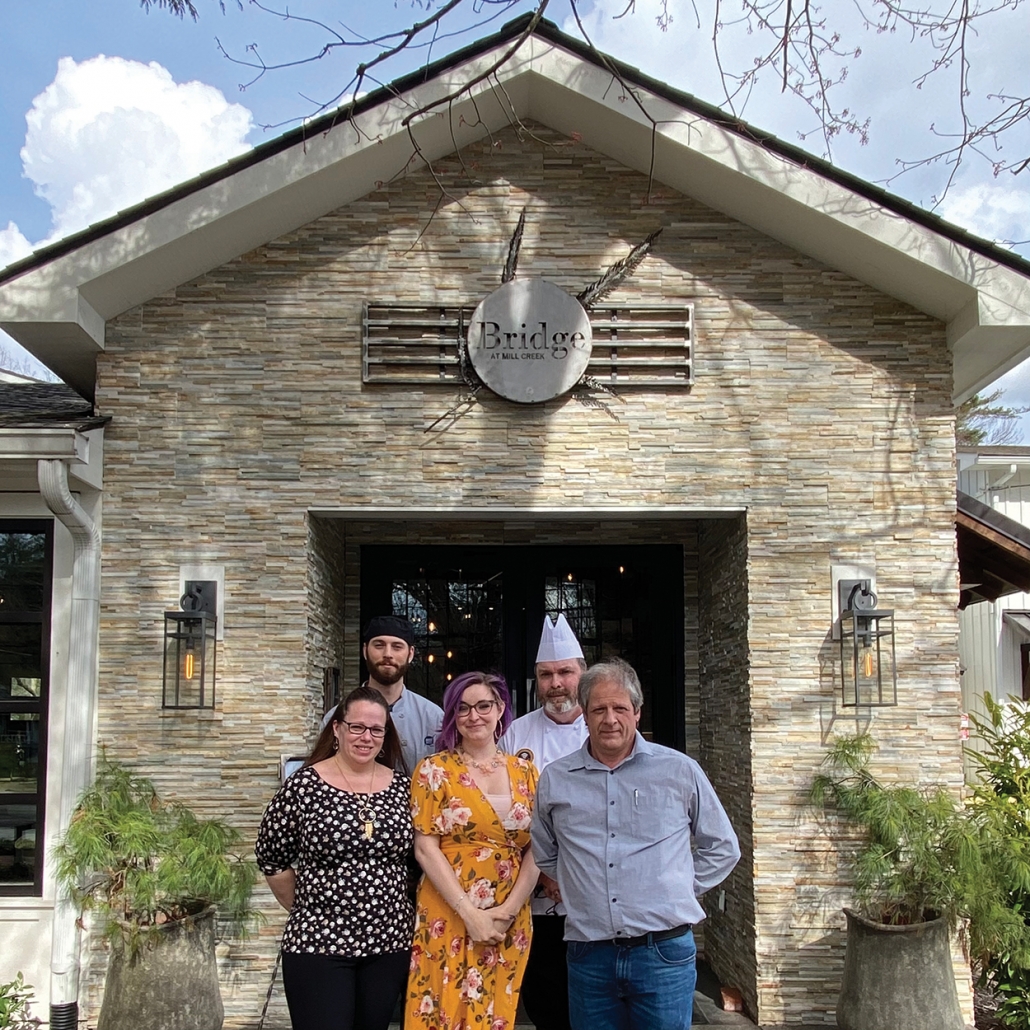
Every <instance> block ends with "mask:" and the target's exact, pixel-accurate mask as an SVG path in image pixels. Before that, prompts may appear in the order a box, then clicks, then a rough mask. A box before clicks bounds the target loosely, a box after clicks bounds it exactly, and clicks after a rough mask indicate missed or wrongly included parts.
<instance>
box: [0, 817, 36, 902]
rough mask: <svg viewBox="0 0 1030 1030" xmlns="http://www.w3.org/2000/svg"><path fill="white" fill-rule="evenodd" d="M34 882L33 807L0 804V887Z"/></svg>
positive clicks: (34, 837)
mask: <svg viewBox="0 0 1030 1030" xmlns="http://www.w3.org/2000/svg"><path fill="white" fill-rule="evenodd" d="M35 878H36V806H35V805H5V804H2V803H0V884H30V883H33V882H34V880H35Z"/></svg>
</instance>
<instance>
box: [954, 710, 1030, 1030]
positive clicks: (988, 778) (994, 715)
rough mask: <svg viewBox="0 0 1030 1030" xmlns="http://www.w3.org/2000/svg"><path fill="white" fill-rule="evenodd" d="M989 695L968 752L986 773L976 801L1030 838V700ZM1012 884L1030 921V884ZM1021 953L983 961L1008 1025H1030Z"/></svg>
mask: <svg viewBox="0 0 1030 1030" xmlns="http://www.w3.org/2000/svg"><path fill="white" fill-rule="evenodd" d="M983 700H984V706H985V707H986V709H987V719H978V718H975V717H974V718H973V726H974V728H975V730H976V734H977V736H978V737H979V738H980V748H979V749H973V748H969V749H968V751H967V753H968V754H969V757H970V758H971V759H972V760H973V762H974V763H975V764H976V765H977V767H978V771H979V774H980V778H979V782H978V784H977V786H976V787H975V788H974V791H973V800H972V804H973V805H974V806H976V807H977V808H979V809H981V810H983V811H990V812H991V813H992V814H993V817H994V818H995V819H997V820H998V821H1000V822H1001V823H1003V824H1004V825H1005V826H1006V827H1007V828H1008V832H1009V833H1010V834H1012V835H1013V836H1014V837H1019V838H1021V839H1023V840H1030V703H1028V702H1026V701H1017V700H1015V699H1011V700H1010V701H1008V702H1007V703H1006V704H1004V705H1001V704H999V703H998V702H997V701H995V700H994V698H993V697H991V695H990V694H985V695H984V698H983ZM1008 886H1009V902H1010V904H1011V906H1012V909H1013V911H1015V912H1017V913H1019V914H1020V915H1021V916H1022V917H1023V918H1024V921H1026V920H1027V914H1028V913H1030V889H1028V887H1027V884H1026V883H1025V881H1024V880H1022V879H1021V878H1019V877H1014V878H1013V880H1012V882H1011V883H1010V884H1009V885H1008ZM1021 958H1022V956H1020V955H1019V954H1018V953H1016V954H1014V953H1010V952H1008V951H1006V950H1004V949H999V950H997V951H996V952H994V953H993V954H991V955H990V956H988V957H987V958H986V959H985V960H984V961H983V962H981V964H980V980H981V983H984V984H986V985H987V986H988V987H989V988H990V989H991V991H992V992H993V993H994V995H995V996H996V997H997V998H998V1000H999V1004H998V1011H997V1017H998V1018H999V1019H1000V1020H1001V1021H1002V1022H1003V1023H1004V1024H1005V1025H1006V1026H1013V1027H1027V1026H1030V968H1028V967H1027V964H1026V963H1024V962H1022V961H1021Z"/></svg>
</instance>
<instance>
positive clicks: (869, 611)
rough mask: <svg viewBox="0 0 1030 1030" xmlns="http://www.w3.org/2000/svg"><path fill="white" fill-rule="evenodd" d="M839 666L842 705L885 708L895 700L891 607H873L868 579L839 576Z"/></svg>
mask: <svg viewBox="0 0 1030 1030" xmlns="http://www.w3.org/2000/svg"><path fill="white" fill-rule="evenodd" d="M837 586H838V590H839V597H840V667H841V688H842V695H843V696H842V704H843V705H844V707H845V708H889V707H893V706H894V705H896V704H897V703H898V669H897V662H896V656H895V650H894V610H893V609H892V608H877V606H876V594H874V593H873V591H872V585H871V583H870V581H869V580H868V579H859V580H854V579H842V580H840V581H839V583H838V585H837Z"/></svg>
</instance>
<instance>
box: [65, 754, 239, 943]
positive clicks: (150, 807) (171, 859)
mask: <svg viewBox="0 0 1030 1030" xmlns="http://www.w3.org/2000/svg"><path fill="white" fill-rule="evenodd" d="M239 842H240V836H239V833H238V832H237V831H236V830H235V829H234V828H233V827H231V826H229V825H228V824H227V823H225V822H223V821H222V820H218V819H205V820H201V819H198V818H197V817H196V816H195V815H194V814H193V813H192V812H191V811H190V810H189V809H188V808H186V807H185V806H182V805H169V804H165V803H164V802H162V801H161V800H160V798H159V797H158V795H157V791H156V790H155V789H154V785H153V784H152V783H151V782H150V781H149V780H147V779H143V778H142V777H138V776H135V775H133V774H132V773H131V772H130V771H129V770H128V769H126V768H124V767H123V766H121V765H119V764H118V763H116V762H112V761H108V760H107V759H106V758H105V759H103V760H102V761H101V763H100V768H99V770H98V772H97V777H96V780H95V781H94V783H93V785H92V786H90V787H88V788H87V789H86V790H85V791H83V793H82V795H81V796H80V798H79V801H78V804H77V805H76V808H75V813H74V815H73V816H72V820H71V823H70V825H69V827H68V832H67V833H66V834H65V835H64V838H63V839H62V840H61V841H60V843H59V844H58V845H57V846H56V848H55V849H54V857H55V859H56V862H57V875H58V878H59V880H60V881H61V883H62V884H64V885H65V886H66V887H67V888H68V890H69V891H70V893H71V894H72V896H73V897H74V898H75V900H76V901H77V902H78V904H79V905H81V907H82V908H83V910H84V911H90V910H91V911H94V912H96V913H97V915H98V916H100V917H101V919H102V920H103V923H102V925H103V931H104V933H105V935H106V936H107V937H112V936H114V935H115V934H121V936H122V937H123V938H124V939H125V940H126V941H127V942H128V943H129V944H130V945H132V946H136V945H138V944H139V943H140V941H141V939H142V938H143V937H144V936H145V935H146V934H147V933H148V932H150V931H153V930H154V929H156V928H157V927H160V926H162V925H163V924H165V923H168V922H170V921H173V920H180V919H186V918H189V917H191V916H194V915H196V914H198V913H199V912H202V911H203V910H204V909H205V908H207V907H208V906H209V905H217V906H218V910H219V916H220V917H221V918H222V919H223V920H228V921H229V922H230V923H232V924H235V926H236V928H237V929H238V930H242V929H243V927H244V924H245V922H246V920H247V919H248V918H249V916H250V905H249V901H250V894H251V891H252V889H253V886H254V882H255V880H256V878H257V868H256V866H255V865H254V863H253V862H252V861H246V860H244V859H243V858H242V857H241V856H240V855H238V854H237V853H236V847H237V845H238V844H239Z"/></svg>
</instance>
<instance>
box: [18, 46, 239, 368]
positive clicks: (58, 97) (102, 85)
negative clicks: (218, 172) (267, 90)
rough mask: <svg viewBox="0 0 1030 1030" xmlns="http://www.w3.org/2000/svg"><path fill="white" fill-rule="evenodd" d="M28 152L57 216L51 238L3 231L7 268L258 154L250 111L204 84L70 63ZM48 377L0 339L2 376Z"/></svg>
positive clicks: (32, 120)
mask: <svg viewBox="0 0 1030 1030" xmlns="http://www.w3.org/2000/svg"><path fill="white" fill-rule="evenodd" d="M25 120H26V122H27V123H28V132H27V133H26V136H25V146H24V147H23V148H22V151H21V159H22V164H23V167H24V169H25V175H26V176H27V177H28V178H29V179H31V180H32V182H33V183H35V187H36V193H37V194H38V195H39V196H40V197H42V198H43V199H44V200H46V201H47V202H48V203H49V204H50V207H51V209H52V229H51V232H50V233H49V234H48V236H47V238H46V239H44V240H40V241H38V242H37V243H35V244H32V243H30V242H29V240H28V239H26V237H25V235H24V234H23V233H22V232H21V231H20V230H19V228H18V226H17V225H15V224H14V222H8V224H7V228H6V229H2V230H0V268H4V267H5V266H6V265H9V264H11V262H13V261H17V260H18V259H19V258H22V257H25V255H27V254H29V253H31V251H32V250H33V247H34V246H35V247H39V246H43V245H45V244H47V243H52V242H53V241H55V240H58V239H60V238H62V237H64V236H67V235H69V234H70V233H73V232H76V231H77V230H79V229H84V228H85V227H86V226H88V225H90V224H92V223H94V222H98V221H100V220H101V219H103V218H106V217H107V216H109V215H112V214H115V213H116V212H117V211H120V210H121V209H123V208H126V207H129V206H131V205H132V204H135V203H138V202H139V201H141V200H145V199H146V198H147V197H149V196H153V195H154V194H155V193H160V192H162V191H163V190H166V189H169V188H170V187H172V186H175V185H176V184H178V183H180V182H183V181H185V180H186V179H190V178H192V177H193V176H195V175H198V174H199V173H200V172H203V171H205V170H206V169H208V168H213V167H215V166H216V165H219V164H221V163H222V162H224V161H226V160H228V159H229V158H230V157H234V156H235V155H236V154H240V153H243V152H244V151H245V150H248V149H249V145H248V144H247V143H246V142H245V140H246V136H247V133H248V132H250V129H251V125H252V118H251V114H250V111H248V110H247V108H245V107H243V106H242V105H241V104H230V103H229V102H228V101H227V100H226V99H225V97H224V96H223V95H222V93H221V92H220V91H219V90H217V89H215V88H214V87H213V86H208V85H205V84H204V83H202V82H186V83H177V82H175V81H174V80H173V79H172V76H171V74H170V73H169V72H168V71H167V69H165V68H163V67H162V66H161V65H159V64H157V63H156V62H151V63H150V64H141V63H140V62H138V61H127V60H125V59H124V58H121V57H105V56H103V55H100V56H98V57H93V58H90V59H89V60H87V61H83V62H81V63H80V64H77V63H76V62H75V61H74V60H72V58H70V57H63V58H61V60H60V61H59V62H58V65H57V75H56V76H55V78H54V81H53V82H52V83H50V85H49V86H47V88H46V89H45V90H43V92H42V93H40V94H39V96H37V97H36V98H35V100H33V102H32V108H31V109H30V110H29V111H28V113H27V114H26V116H25ZM4 364H6V365H8V366H10V367H17V368H19V369H22V370H24V371H31V372H32V374H37V375H43V372H42V366H40V365H39V363H38V362H36V360H35V359H34V358H32V357H31V356H30V355H29V354H28V353H27V352H26V351H25V350H23V349H22V348H21V347H20V346H19V345H18V344H17V343H15V341H14V340H12V339H11V338H10V337H9V336H8V335H7V334H6V333H0V366H3V365H4Z"/></svg>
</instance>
